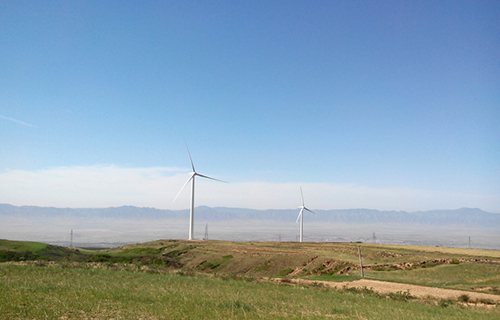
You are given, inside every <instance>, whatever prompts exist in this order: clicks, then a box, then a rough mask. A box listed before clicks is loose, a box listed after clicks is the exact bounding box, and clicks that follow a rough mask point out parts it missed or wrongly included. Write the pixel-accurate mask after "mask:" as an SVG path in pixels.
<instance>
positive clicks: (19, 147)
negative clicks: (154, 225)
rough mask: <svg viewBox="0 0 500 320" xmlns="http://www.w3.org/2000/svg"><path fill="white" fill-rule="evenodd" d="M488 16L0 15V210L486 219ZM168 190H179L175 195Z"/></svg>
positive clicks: (490, 155) (116, 11)
mask: <svg viewBox="0 0 500 320" xmlns="http://www.w3.org/2000/svg"><path fill="white" fill-rule="evenodd" d="M499 16H500V3H498V2H495V1H474V2H466V1H440V2H435V1H419V2H417V3H415V2H412V1H385V2H383V3H379V2H371V1H338V2H331V1H315V2H312V3H311V2H308V1H263V2H259V1H252V2H248V3H242V2H232V1H219V2H217V3H210V2H206V3H205V2H197V1H182V2H163V1H151V2H147V3H138V2H133V1H106V2H101V1H86V2H66V1H50V2H36V1H23V2H17V1H12V2H9V1H0V28H1V30H2V34H1V35H0V48H2V49H1V50H0V57H1V59H0V85H1V87H2V89H3V90H2V94H1V95H0V150H2V151H1V157H0V203H8V204H12V205H16V206H20V205H34V206H51V207H70V208H102V207H113V206H114V207H118V206H123V205H133V206H138V207H155V208H159V209H171V210H179V209H187V208H189V191H188V190H184V191H183V193H181V195H180V196H179V198H178V199H177V200H176V201H175V202H173V199H174V197H175V195H176V194H177V192H178V191H179V190H180V188H181V187H182V185H183V184H184V182H185V181H186V180H187V178H188V172H190V171H191V168H190V162H189V157H188V154H187V152H186V148H185V146H184V142H183V138H185V140H186V142H187V144H188V145H189V148H190V152H191V155H192V158H193V162H194V165H195V167H196V170H197V171H198V172H199V173H201V174H204V175H208V176H211V177H214V178H216V179H221V180H225V181H228V182H229V183H227V184H224V183H218V182H214V181H207V180H202V179H199V180H197V181H196V203H195V206H210V207H239V208H251V209H291V208H296V207H297V206H299V205H301V199H300V191H299V187H302V189H303V191H304V198H305V203H306V206H307V207H308V208H310V209H312V210H315V209H323V210H328V209H349V208H369V209H377V210H396V211H399V210H403V211H426V210H435V209H458V208H462V207H470V208H480V209H482V210H484V211H488V212H494V213H500V126H499V125H498V124H499V123H500V121H499V120H500V63H499V62H500V58H499V57H500V40H499V39H500V34H499V30H500V20H499V19H498V17H499ZM186 189H188V188H187V187H186Z"/></svg>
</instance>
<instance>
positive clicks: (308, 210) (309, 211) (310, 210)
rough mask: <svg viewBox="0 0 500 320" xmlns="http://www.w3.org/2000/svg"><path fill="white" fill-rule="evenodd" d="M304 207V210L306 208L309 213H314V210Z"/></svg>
mask: <svg viewBox="0 0 500 320" xmlns="http://www.w3.org/2000/svg"><path fill="white" fill-rule="evenodd" d="M304 209H305V210H307V211H309V212H310V213H314V214H316V212H314V211H312V210H309V209H307V208H306V207H304Z"/></svg>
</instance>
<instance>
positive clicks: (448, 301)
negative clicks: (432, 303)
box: [438, 299, 453, 308]
mask: <svg viewBox="0 0 500 320" xmlns="http://www.w3.org/2000/svg"><path fill="white" fill-rule="evenodd" d="M452 304H453V301H452V300H451V299H440V300H439V303H438V305H439V306H440V307H442V308H446V307H448V306H450V305H452Z"/></svg>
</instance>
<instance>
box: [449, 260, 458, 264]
mask: <svg viewBox="0 0 500 320" xmlns="http://www.w3.org/2000/svg"><path fill="white" fill-rule="evenodd" d="M459 263H460V261H459V260H458V259H452V260H451V261H450V264H459Z"/></svg>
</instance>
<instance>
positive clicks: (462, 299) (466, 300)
mask: <svg viewBox="0 0 500 320" xmlns="http://www.w3.org/2000/svg"><path fill="white" fill-rule="evenodd" d="M457 300H458V301H460V302H463V303H469V301H470V297H469V296H468V295H466V294H463V295H461V296H459V297H458V298H457Z"/></svg>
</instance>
